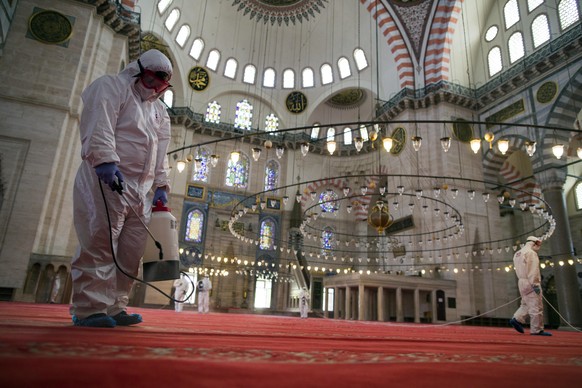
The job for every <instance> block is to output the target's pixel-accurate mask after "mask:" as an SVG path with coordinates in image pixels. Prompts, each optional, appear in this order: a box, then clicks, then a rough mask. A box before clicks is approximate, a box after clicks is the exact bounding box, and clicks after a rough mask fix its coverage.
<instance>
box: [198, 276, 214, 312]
mask: <svg viewBox="0 0 582 388" xmlns="http://www.w3.org/2000/svg"><path fill="white" fill-rule="evenodd" d="M210 290H212V282H211V281H210V279H209V278H208V275H204V278H203V279H202V280H199V281H198V312H199V313H205V314H206V313H208V310H209V305H210Z"/></svg>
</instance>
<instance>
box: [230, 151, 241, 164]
mask: <svg viewBox="0 0 582 388" xmlns="http://www.w3.org/2000/svg"><path fill="white" fill-rule="evenodd" d="M239 159H240V152H239V151H232V152H231V153H230V160H232V162H233V163H238V161H239Z"/></svg>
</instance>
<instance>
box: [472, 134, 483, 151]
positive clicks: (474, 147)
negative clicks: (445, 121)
mask: <svg viewBox="0 0 582 388" xmlns="http://www.w3.org/2000/svg"><path fill="white" fill-rule="evenodd" d="M480 149H481V139H479V138H477V137H476V138H473V139H471V150H473V153H475V154H476V153H477V152H479V150H480Z"/></svg>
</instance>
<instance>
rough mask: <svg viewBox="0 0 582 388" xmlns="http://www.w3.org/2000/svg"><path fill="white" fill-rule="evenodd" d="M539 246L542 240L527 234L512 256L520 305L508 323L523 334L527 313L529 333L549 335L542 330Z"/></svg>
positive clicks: (549, 334)
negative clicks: (522, 243) (521, 246)
mask: <svg viewBox="0 0 582 388" xmlns="http://www.w3.org/2000/svg"><path fill="white" fill-rule="evenodd" d="M541 246H542V240H540V239H539V238H537V237H535V236H529V237H528V238H527V240H526V243H525V245H524V247H523V248H521V249H520V250H519V251H517V252H516V253H515V255H514V256H513V266H514V267H515V274H516V275H517V279H518V283H517V284H518V287H519V294H520V295H521V305H520V306H519V308H518V309H517V311H516V312H515V313H514V314H513V318H511V320H510V321H509V324H510V325H511V326H513V328H514V329H515V330H517V331H518V332H520V333H522V334H523V333H524V330H523V324H524V323H525V321H526V318H527V316H528V315H529V319H530V322H529V324H530V334H531V335H543V336H551V335H552V334H551V333H548V332H546V331H544V316H543V313H544V306H543V301H542V288H541V284H540V283H541V275H540V260H539V258H538V253H537V252H538V251H539V250H540V247H541Z"/></svg>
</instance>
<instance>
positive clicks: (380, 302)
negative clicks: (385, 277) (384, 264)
mask: <svg viewBox="0 0 582 388" xmlns="http://www.w3.org/2000/svg"><path fill="white" fill-rule="evenodd" d="M377 303H378V321H380V322H384V321H385V320H386V318H384V287H381V286H380V287H378V302H377Z"/></svg>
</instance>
